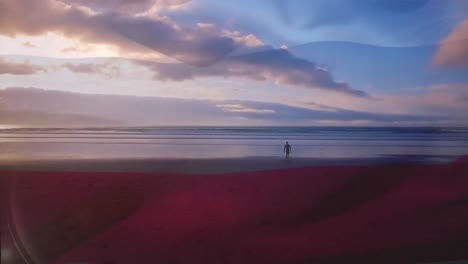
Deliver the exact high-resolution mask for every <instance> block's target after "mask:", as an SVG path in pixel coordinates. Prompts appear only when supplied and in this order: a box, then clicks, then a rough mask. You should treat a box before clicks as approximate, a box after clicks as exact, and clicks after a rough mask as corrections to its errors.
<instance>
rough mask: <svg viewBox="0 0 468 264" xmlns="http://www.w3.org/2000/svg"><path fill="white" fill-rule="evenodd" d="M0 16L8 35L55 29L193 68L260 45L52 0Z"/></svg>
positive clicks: (18, 4) (23, 0)
mask: <svg viewBox="0 0 468 264" xmlns="http://www.w3.org/2000/svg"><path fill="white" fill-rule="evenodd" d="M83 1H84V0H83ZM85 2H94V1H85ZM110 2H112V1H109V3H110ZM96 3H97V1H96ZM106 3H107V2H106ZM121 3H124V2H121ZM30 10H36V11H35V12H30ZM25 14H28V15H27V16H26V15H25ZM0 17H2V19H1V20H0V34H4V35H9V36H15V35H17V34H27V35H40V34H43V33H46V32H50V31H54V32H59V33H62V34H64V35H66V36H67V37H70V38H76V39H79V40H81V41H83V42H85V43H94V44H109V45H113V46H114V47H116V48H118V49H119V50H120V51H121V52H124V53H125V52H129V53H131V52H136V53H148V54H151V53H152V52H157V53H160V54H165V55H167V56H170V57H173V58H176V59H178V60H180V61H182V62H185V63H189V64H193V65H209V64H212V63H215V62H218V61H219V60H221V59H223V58H224V57H225V56H226V55H228V54H229V53H230V52H232V51H233V50H235V49H237V48H239V47H244V46H250V45H255V44H258V43H261V42H260V41H259V40H258V39H256V37H255V36H253V35H246V36H244V35H242V34H240V33H239V32H235V31H233V32H231V31H226V30H220V29H218V28H216V27H215V26H209V27H207V25H206V24H198V25H195V26H193V27H182V26H180V25H177V24H176V23H174V22H173V21H171V20H170V19H169V18H168V17H163V16H158V15H152V16H132V15H128V14H119V13H114V12H102V13H93V12H89V11H86V10H84V9H82V8H79V7H76V6H67V5H66V4H64V3H63V2H60V1H53V0H48V1H35V0H7V1H3V2H2V3H0Z"/></svg>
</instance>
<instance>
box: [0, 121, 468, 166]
mask: <svg viewBox="0 0 468 264" xmlns="http://www.w3.org/2000/svg"><path fill="white" fill-rule="evenodd" d="M286 141H288V142H289V144H290V145H291V146H292V154H291V157H310V158H368V157H394V156H400V157H402V156H408V157H415V156H420V157H431V158H434V159H453V158H455V157H457V156H461V155H465V154H468V129H467V128H434V127H417V128H414V127H411V128H410V127H108V128H92V127H87V128H3V129H0V159H1V160H10V159H15V160H18V159H19V160H22V159H24V160H31V159H32V160H37V159H40V160H44V159H113V158H162V159H165V158H167V159H171V158H241V157H281V156H283V155H284V154H283V146H284V144H285V142H286Z"/></svg>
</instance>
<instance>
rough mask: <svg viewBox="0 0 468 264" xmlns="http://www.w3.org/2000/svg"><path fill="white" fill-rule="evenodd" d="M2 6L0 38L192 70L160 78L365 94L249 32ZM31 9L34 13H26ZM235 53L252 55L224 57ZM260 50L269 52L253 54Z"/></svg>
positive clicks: (53, 4)
mask: <svg viewBox="0 0 468 264" xmlns="http://www.w3.org/2000/svg"><path fill="white" fill-rule="evenodd" d="M166 2H167V1H166ZM74 3H81V4H88V5H91V4H92V3H94V4H96V5H103V6H107V5H110V4H111V3H114V4H117V6H119V5H120V4H121V5H125V3H127V1H117V0H115V1H111V0H108V1H104V2H100V1H99V2H98V1H91V0H76V1H74ZM99 3H100V4H99ZM147 3H149V1H137V2H134V4H142V5H146V4H147ZM167 3H169V2H167ZM171 3H176V2H171ZM1 5H2V6H1V8H0V16H1V17H2V20H0V34H2V33H3V34H7V35H12V36H14V35H16V34H19V33H25V34H42V33H44V32H48V31H56V32H60V33H63V34H65V35H67V36H68V37H73V38H78V39H80V40H82V41H84V42H85V43H86V42H88V43H107V44H111V45H114V46H116V47H118V48H120V49H121V50H125V51H128V52H143V53H145V52H147V53H148V52H152V51H156V52H157V53H161V54H165V55H167V56H170V57H172V58H175V59H177V60H179V61H181V62H184V63H186V64H190V65H192V66H196V67H191V66H190V65H184V64H180V65H178V66H167V67H165V68H164V69H163V68H161V67H160V65H159V66H152V69H153V70H155V73H156V74H155V77H156V79H159V80H187V79H192V78H195V77H200V76H201V77H203V76H237V77H244V78H249V79H254V80H261V81H265V80H272V81H274V82H275V83H277V84H280V85H284V84H286V85H292V86H302V87H308V88H324V89H330V90H334V91H339V92H344V93H348V94H351V95H355V96H361V97H365V96H367V94H366V93H365V92H363V91H359V90H354V89H352V88H350V87H349V86H348V85H347V84H346V83H344V82H338V81H335V80H334V79H333V78H332V76H331V75H330V74H329V73H328V72H327V71H325V70H323V69H321V68H319V67H316V65H315V64H314V63H313V62H311V61H308V60H304V59H301V58H298V57H296V56H294V55H292V54H291V53H290V52H288V51H287V50H286V49H271V48H270V47H268V46H266V45H265V44H264V43H263V42H262V41H261V40H259V39H258V38H257V37H256V36H254V35H252V34H247V35H243V34H241V33H240V32H238V31H231V30H223V29H219V28H217V27H216V26H215V25H213V24H208V23H197V24H196V25H195V26H193V27H182V26H180V25H178V24H176V23H175V22H173V21H172V20H171V19H169V18H168V17H162V16H157V15H153V16H132V15H128V14H118V13H113V12H102V13H93V12H88V11H86V10H83V9H81V8H79V7H75V6H67V5H66V4H64V3H63V2H60V1H53V0H49V1H46V2H41V4H38V1H33V0H14V1H13V0H7V1H5V2H2V4H1ZM96 8H97V7H96ZM31 9H34V10H37V12H28V11H29V10H31ZM24 14H28V16H24ZM236 49H244V50H245V51H250V52H253V53H251V54H249V55H246V56H228V55H229V54H230V53H232V51H234V50H236ZM259 49H260V50H265V49H267V50H269V51H266V52H254V51H257V50H259ZM214 64H215V65H214ZM88 68H89V66H88ZM75 70H76V69H75Z"/></svg>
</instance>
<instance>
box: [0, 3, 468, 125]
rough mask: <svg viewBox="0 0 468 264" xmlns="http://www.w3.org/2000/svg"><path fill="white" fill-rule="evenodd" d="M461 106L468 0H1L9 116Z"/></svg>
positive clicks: (389, 112) (447, 111) (267, 119)
mask: <svg viewBox="0 0 468 264" xmlns="http://www.w3.org/2000/svg"><path fill="white" fill-rule="evenodd" d="M84 94H85V95H84ZM90 94H91V95H90ZM117 95H119V96H117ZM123 96H125V97H123ZM127 96H138V97H127ZM150 97H151V98H150ZM466 113H468V1H467V0H450V1H440V0H393V1H386V0H355V1H350V0H256V1H247V0H225V1H219V0H41V1H37V0H0V125H8V124H13V125H14V124H17V125H28V124H29V125H31V124H33V123H34V125H41V122H43V123H42V124H43V125H62V123H63V122H62V121H60V120H63V119H64V118H65V119H66V117H67V116H68V117H70V118H72V121H70V118H69V119H68V122H67V124H73V120H76V124H88V122H89V124H92V125H99V124H102V125H107V124H119V125H184V124H187V125H447V126H468V115H467V114H466ZM58 115H60V116H62V117H63V118H57V116H58ZM54 116H55V117H54ZM73 118H74V119H73ZM31 120H35V122H31ZM90 120H93V121H92V122H91V121H90ZM100 122H101V123H100Z"/></svg>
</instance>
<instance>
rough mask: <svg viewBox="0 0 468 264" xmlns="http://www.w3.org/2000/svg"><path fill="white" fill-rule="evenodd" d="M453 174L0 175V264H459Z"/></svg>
mask: <svg viewBox="0 0 468 264" xmlns="http://www.w3.org/2000/svg"><path fill="white" fill-rule="evenodd" d="M346 162H347V163H346ZM23 165H25V164H23ZM41 166H42V167H41ZM54 166H55V167H54ZM20 168H23V170H20ZM137 168H141V169H140V170H139V171H138V169H137ZM135 169H136V171H135ZM467 172H468V161H467V159H466V158H463V157H460V158H458V159H455V160H453V161H451V162H448V163H438V164H435V163H427V162H422V161H421V160H419V162H415V161H411V160H408V159H407V160H406V162H403V159H402V160H399V161H398V162H394V163H388V160H387V161H386V162H384V161H383V160H380V161H378V160H367V163H366V162H365V161H363V160H361V161H360V162H358V161H357V160H340V161H339V162H338V161H337V160H328V161H327V160H317V159H302V160H301V159H298V160H294V159H292V160H290V161H285V160H282V159H259V158H257V159H224V160H223V159H221V160H210V159H205V160H183V159H179V160H155V159H153V160H127V161H124V160H120V161H116V160H109V161H83V160H81V161H76V160H75V161H62V162H61V163H60V162H58V163H57V161H52V162H51V161H41V162H39V161H36V163H34V162H33V163H31V162H30V163H29V164H27V166H23V167H3V168H2V181H3V182H2V186H9V187H8V188H6V190H5V189H4V191H5V192H4V194H5V195H6V197H7V198H8V199H7V201H8V204H7V206H5V207H4V208H7V209H4V214H3V218H4V220H5V219H6V221H4V222H7V223H8V224H7V225H6V226H5V224H4V227H3V229H4V232H2V236H5V233H6V234H9V235H10V236H12V237H10V239H3V243H2V249H3V248H7V249H8V250H9V251H8V252H9V254H8V255H9V260H8V261H10V262H7V261H6V260H2V261H5V263H21V262H19V261H20V259H21V258H27V259H29V261H33V262H32V263H155V262H158V263H343V262H346V263H426V262H437V261H450V260H463V259H468V255H467V251H466V248H467V246H468V240H466V238H467V237H468V228H467V227H466V222H467V221H468V204H467V203H466V200H467V198H468V187H467V186H468V178H467V177H466V175H468V174H467ZM5 241H6V242H5ZM15 248H16V250H14V249H15ZM13 261H18V262H13ZM2 263H3V262H2ZM26 263H27V262H26Z"/></svg>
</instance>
